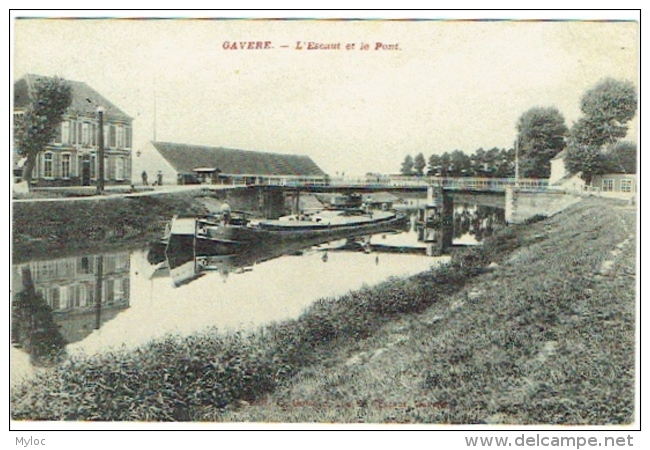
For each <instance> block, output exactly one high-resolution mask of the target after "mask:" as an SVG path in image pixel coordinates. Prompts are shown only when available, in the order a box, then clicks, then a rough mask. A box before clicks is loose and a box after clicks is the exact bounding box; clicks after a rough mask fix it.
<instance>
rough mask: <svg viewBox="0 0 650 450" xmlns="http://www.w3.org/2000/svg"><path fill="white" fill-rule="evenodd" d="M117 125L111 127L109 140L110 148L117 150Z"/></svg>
mask: <svg viewBox="0 0 650 450" xmlns="http://www.w3.org/2000/svg"><path fill="white" fill-rule="evenodd" d="M115 128H116V127H115V125H111V126H110V128H109V133H110V140H109V144H108V145H109V147H111V148H115Z"/></svg>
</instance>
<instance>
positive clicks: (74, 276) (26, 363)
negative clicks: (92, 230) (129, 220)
mask: <svg viewBox="0 0 650 450" xmlns="http://www.w3.org/2000/svg"><path fill="white" fill-rule="evenodd" d="M502 223H503V211H502V210H500V209H498V208H490V207H485V206H479V205H468V204H465V205H463V204H461V205H457V206H456V207H455V230H454V235H455V238H454V243H455V244H457V245H475V244H477V243H480V241H481V240H482V239H483V238H484V237H485V236H486V235H489V234H491V233H492V231H493V230H494V229H495V228H496V227H498V226H500V225H501V224H502ZM419 235H421V233H418V230H417V228H416V227H415V224H414V221H412V222H411V226H410V227H409V228H408V229H405V230H403V231H400V232H395V233H382V234H377V235H373V236H366V237H360V238H354V239H341V240H337V241H334V242H330V243H326V244H320V245H318V246H307V247H304V248H298V247H296V246H292V247H291V248H272V249H268V248H266V249H264V251H262V252H257V253H253V254H251V255H247V256H245V257H232V256H226V257H215V256H211V257H203V256H200V255H198V256H197V255H194V254H192V253H191V252H190V253H189V254H185V255H165V254H164V252H161V251H160V249H159V248H156V247H149V248H137V249H132V250H122V251H114V252H107V253H103V254H85V253H81V254H78V255H74V256H68V257H65V258H54V259H49V260H38V261H29V262H25V263H22V264H18V265H14V266H13V280H12V285H13V290H12V323H11V341H12V347H11V353H10V355H11V381H12V383H15V382H17V381H19V380H20V379H24V378H26V377H30V376H31V375H32V374H33V373H34V372H35V371H36V370H40V368H47V367H48V366H51V365H52V364H54V363H56V362H59V361H61V360H62V359H64V358H65V357H67V356H68V355H78V354H87V355H94V354H99V353H101V352H106V351H109V350H111V349H121V348H126V349H130V348H134V347H137V346H139V345H142V344H144V343H146V342H149V341H151V340H154V339H157V338H161V337H163V336H165V335H168V334H175V335H180V336H184V335H188V334H191V333H194V332H198V331H201V330H205V329H208V328H214V327H216V328H217V329H219V330H221V331H224V332H226V331H240V330H241V331H247V330H252V329H254V328H256V327H259V326H262V325H265V324H269V323H272V322H275V321H281V320H286V319H291V318H296V317H298V316H299V315H300V314H301V313H302V312H303V311H304V310H305V309H306V308H307V307H309V305H310V304H312V303H313V302H314V301H315V300H317V299H319V298H324V297H335V296H338V295H341V294H345V293H346V292H348V291H350V290H355V289H359V288H361V287H362V286H364V285H368V286H371V285H374V284H377V283H380V282H381V281H384V280H386V279H388V278H389V277H392V276H406V275H412V274H416V273H419V272H422V271H426V270H428V269H430V268H431V267H433V266H437V265H440V264H443V263H445V262H446V261H447V260H448V257H447V256H442V257H429V256H426V254H427V252H426V245H427V244H425V243H423V242H421V241H419V240H418V236H419ZM420 237H421V236H420Z"/></svg>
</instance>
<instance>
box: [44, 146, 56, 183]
mask: <svg viewBox="0 0 650 450" xmlns="http://www.w3.org/2000/svg"><path fill="white" fill-rule="evenodd" d="M53 158H54V155H53V154H52V153H51V152H47V153H45V154H44V155H43V178H53V176H54V173H53V169H54V167H53Z"/></svg>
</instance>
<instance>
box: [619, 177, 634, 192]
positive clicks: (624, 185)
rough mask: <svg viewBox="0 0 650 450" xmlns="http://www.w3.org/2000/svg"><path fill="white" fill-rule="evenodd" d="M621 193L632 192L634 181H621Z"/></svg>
mask: <svg viewBox="0 0 650 450" xmlns="http://www.w3.org/2000/svg"><path fill="white" fill-rule="evenodd" d="M621 192H632V180H626V179H622V180H621Z"/></svg>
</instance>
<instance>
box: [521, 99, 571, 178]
mask: <svg viewBox="0 0 650 450" xmlns="http://www.w3.org/2000/svg"><path fill="white" fill-rule="evenodd" d="M517 131H518V135H517V139H519V152H520V154H519V156H520V157H521V158H522V159H523V160H524V161H523V164H522V169H523V170H522V172H521V173H522V175H523V176H524V177H527V178H548V177H549V176H550V174H551V159H552V158H553V157H554V156H555V155H557V154H558V153H559V152H560V151H562V149H563V148H564V145H565V142H564V137H565V136H566V134H567V131H568V129H567V127H566V125H565V123H564V116H562V114H560V112H559V111H558V109H557V108H554V107H545V108H542V107H535V108H531V109H529V110H528V111H526V112H525V113H523V114H522V115H521V117H520V118H519V121H518V122H517Z"/></svg>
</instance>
